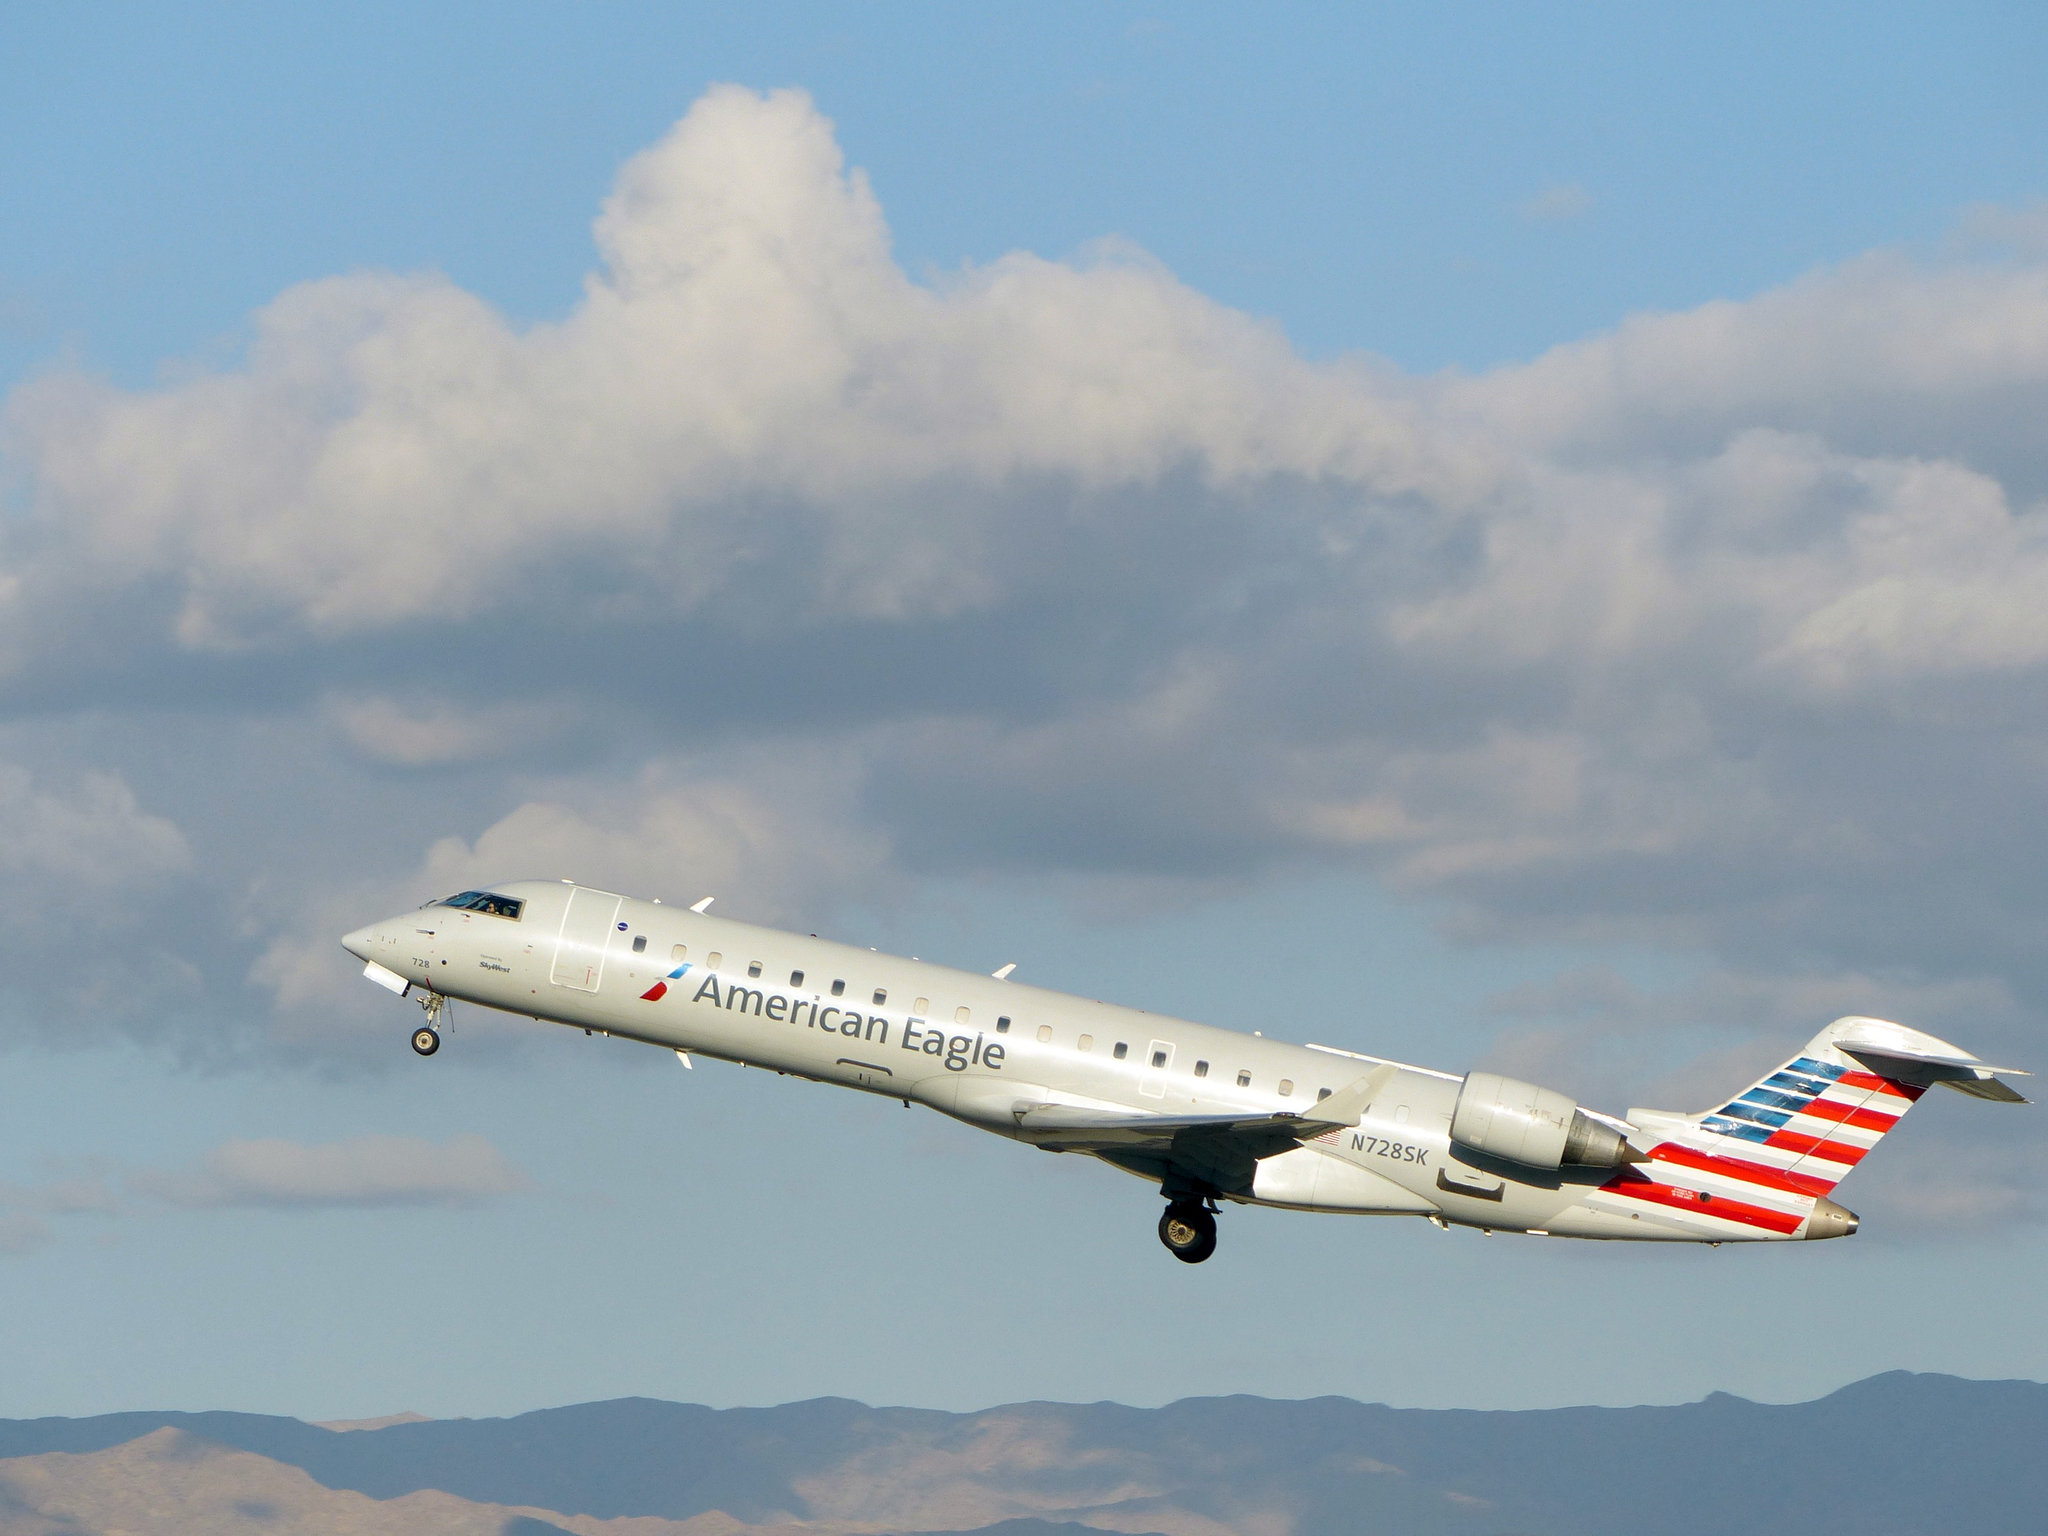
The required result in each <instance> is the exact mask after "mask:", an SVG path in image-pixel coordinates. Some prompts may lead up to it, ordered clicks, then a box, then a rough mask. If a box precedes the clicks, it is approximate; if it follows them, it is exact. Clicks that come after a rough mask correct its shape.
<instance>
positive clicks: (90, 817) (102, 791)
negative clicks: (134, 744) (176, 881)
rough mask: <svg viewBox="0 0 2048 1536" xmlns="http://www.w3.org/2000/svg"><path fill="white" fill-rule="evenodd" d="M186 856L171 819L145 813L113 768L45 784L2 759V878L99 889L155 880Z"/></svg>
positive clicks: (183, 862) (175, 868) (181, 864)
mask: <svg viewBox="0 0 2048 1536" xmlns="http://www.w3.org/2000/svg"><path fill="white" fill-rule="evenodd" d="M191 857H192V855H191V850H190V849H189V848H188V847H187V846H186V843H185V838H184V834H183V833H181V832H180V831H179V830H178V828H177V826H176V824H175V823H173V822H171V821H168V820H166V819H165V818H163V817H162V816H155V815H151V814H150V813H148V812H146V811H144V810H143V809H142V808H141V806H140V805H139V804H138V803H137V802H136V799H135V794H134V791H132V790H131V789H129V787H128V786H127V784H126V783H124V782H123V781H122V779H121V778H120V776H119V775H117V774H111V773H99V772H92V771H87V772H84V773H81V774H79V775H78V776H77V777H76V778H75V779H74V780H73V781H72V782H71V784H70V785H69V786H68V787H67V789H64V790H51V789H45V788H40V787H38V786H37V784H36V782H35V779H34V776H33V775H31V774H30V773H29V771H28V770H27V769H25V768H21V767H17V766H16V765H14V764H11V763H0V878H8V877H11V878H14V879H19V880H27V881H34V882H37V883H39V884H41V885H43V886H44V888H45V889H46V890H47V889H48V888H49V887H51V886H54V887H55V888H57V889H58V890H60V891H66V892H79V891H89V892H102V891H105V890H108V889H110V888H120V887H124V886H133V885H136V884H138V883H146V884H155V883H157V882H159V881H161V880H162V879H163V878H164V877H166V876H167V875H171V874H174V873H176V872H178V871H180V870H182V869H184V868H185V867H186V866H187V865H188V864H189V863H190V862H191Z"/></svg>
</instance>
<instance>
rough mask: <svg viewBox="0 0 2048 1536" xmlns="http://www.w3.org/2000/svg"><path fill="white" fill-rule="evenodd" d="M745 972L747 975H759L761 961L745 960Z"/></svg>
mask: <svg viewBox="0 0 2048 1536" xmlns="http://www.w3.org/2000/svg"><path fill="white" fill-rule="evenodd" d="M747 974H748V975H749V976H758V975H760V974H761V962H760V961H758V960H750V961H749V962H747Z"/></svg>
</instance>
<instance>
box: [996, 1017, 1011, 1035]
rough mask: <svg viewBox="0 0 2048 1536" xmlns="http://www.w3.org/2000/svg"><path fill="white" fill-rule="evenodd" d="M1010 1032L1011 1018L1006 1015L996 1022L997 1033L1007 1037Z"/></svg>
mask: <svg viewBox="0 0 2048 1536" xmlns="http://www.w3.org/2000/svg"><path fill="white" fill-rule="evenodd" d="M1009 1032H1010V1016H1009V1015H1008V1014H1007V1013H1006V1014H1004V1015H1003V1016H1002V1017H1001V1018H999V1019H997V1020H996V1033H997V1034H999V1035H1007V1034H1008V1033H1009Z"/></svg>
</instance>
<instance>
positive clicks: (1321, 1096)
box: [1316, 1088, 1330, 1104]
mask: <svg viewBox="0 0 2048 1536" xmlns="http://www.w3.org/2000/svg"><path fill="white" fill-rule="evenodd" d="M1329 1096H1330V1090H1329V1089H1327V1088H1318V1089H1317V1090H1316V1102H1317V1103H1318V1104H1320V1103H1322V1102H1323V1100H1325V1099H1327V1098H1328V1097H1329Z"/></svg>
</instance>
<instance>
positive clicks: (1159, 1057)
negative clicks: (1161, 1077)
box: [1152, 1051, 1166, 1067]
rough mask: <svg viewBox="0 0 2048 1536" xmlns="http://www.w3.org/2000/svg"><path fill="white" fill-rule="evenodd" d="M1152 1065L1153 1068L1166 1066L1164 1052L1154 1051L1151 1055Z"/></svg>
mask: <svg viewBox="0 0 2048 1536" xmlns="http://www.w3.org/2000/svg"><path fill="white" fill-rule="evenodd" d="M1152 1065H1153V1066H1155V1067H1163V1066H1165V1065H1166V1052H1164V1051H1154V1052H1153V1053H1152Z"/></svg>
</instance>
